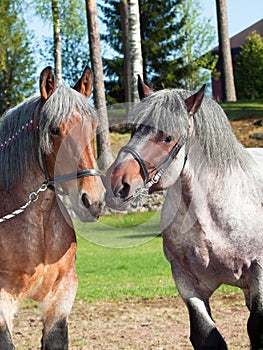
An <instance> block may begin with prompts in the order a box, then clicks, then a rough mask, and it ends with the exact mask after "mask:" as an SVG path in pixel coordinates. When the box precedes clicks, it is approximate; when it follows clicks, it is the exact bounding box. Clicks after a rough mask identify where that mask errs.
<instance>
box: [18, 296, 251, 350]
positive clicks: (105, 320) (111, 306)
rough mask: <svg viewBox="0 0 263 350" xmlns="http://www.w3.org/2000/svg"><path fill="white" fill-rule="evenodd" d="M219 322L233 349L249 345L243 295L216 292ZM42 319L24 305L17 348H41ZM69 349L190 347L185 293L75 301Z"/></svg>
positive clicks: (178, 349) (214, 305)
mask: <svg viewBox="0 0 263 350" xmlns="http://www.w3.org/2000/svg"><path fill="white" fill-rule="evenodd" d="M211 307H212V312H213V317H214V319H215V322H216V324H217V326H218V328H219V330H220V332H221V333H222V335H223V336H224V338H225V340H226V341H227V343H228V346H229V349H230V350H231V349H232V350H239V349H249V341H248V336H247V333H246V322H247V318H248V311H247V309H246V307H245V305H244V300H243V295H242V294H241V293H239V292H238V293H230V294H226V295H223V294H222V293H220V294H216V295H215V296H214V297H213V298H212V300H211ZM41 327H42V325H41V318H40V313H39V310H38V308H37V307H36V306H24V307H22V308H21V310H20V311H19V312H18V314H17V316H16V318H15V324H14V333H13V338H14V342H15V344H16V346H17V349H27V350H29V349H30V350H33V349H34V350H35V349H39V344H40V338H41ZM69 336H70V349H72V350H73V349H75V350H84V349H85V350H95V349H96V350H102V349H103V350H135V349H136V350H143V349H147V350H150V349H151V350H190V349H192V347H191V344H190V342H189V321H188V314H187V309H186V307H185V305H184V303H183V301H182V300H181V298H180V297H172V298H164V299H156V300H142V301H131V300H127V301H125V302H124V301H122V302H120V301H118V302H97V303H95V304H93V305H91V304H86V303H84V302H83V301H81V300H78V301H76V302H75V304H74V307H73V310H72V313H71V315H70V320H69Z"/></svg>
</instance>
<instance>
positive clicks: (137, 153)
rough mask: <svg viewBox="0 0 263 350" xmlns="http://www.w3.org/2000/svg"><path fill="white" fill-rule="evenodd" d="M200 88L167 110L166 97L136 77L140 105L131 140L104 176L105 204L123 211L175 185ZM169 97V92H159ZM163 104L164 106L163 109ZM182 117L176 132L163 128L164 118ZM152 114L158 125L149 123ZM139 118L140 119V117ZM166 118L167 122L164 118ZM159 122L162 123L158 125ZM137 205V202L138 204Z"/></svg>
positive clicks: (200, 96) (134, 113)
mask: <svg viewBox="0 0 263 350" xmlns="http://www.w3.org/2000/svg"><path fill="white" fill-rule="evenodd" d="M204 88H205V86H203V87H202V88H201V89H200V90H199V91H198V92H197V93H195V94H192V95H191V96H189V97H188V98H187V99H185V100H183V105H182V106H179V107H180V108H175V107H174V106H170V104H169V102H168V103H167V101H169V96H165V98H163V97H164V94H163V93H162V92H160V93H161V94H160V93H158V92H157V93H154V92H153V91H152V90H151V89H150V88H149V87H148V86H147V85H146V84H145V83H144V82H143V81H142V80H141V78H140V77H139V79H138V91H139V96H140V99H141V102H139V104H138V105H137V106H135V108H134V110H133V111H132V112H131V117H130V123H131V124H132V133H131V138H130V140H129V142H128V144H127V145H126V146H124V147H123V148H122V149H121V150H120V152H119V154H118V157H117V159H116V160H115V162H114V163H113V164H112V166H111V167H110V168H109V170H108V171H107V175H106V182H105V186H106V204H107V205H108V206H110V207H113V208H115V209H119V210H120V209H123V210H124V209H126V208H127V206H129V204H130V202H131V201H135V203H136V199H137V197H140V196H143V195H144V194H148V193H152V192H155V191H159V190H163V189H166V188H168V187H170V186H171V185H173V184H174V183H175V181H176V180H177V178H178V177H179V176H180V174H181V172H182V170H183V168H184V165H185V162H186V158H187V149H188V143H189V138H190V134H191V133H192V131H193V116H194V114H195V113H196V112H197V110H198V109H199V107H200V105H201V102H202V99H203V96H204ZM163 92H164V93H165V94H166V95H167V94H168V95H169V90H163ZM163 100H165V101H166V100H167V101H166V105H163ZM180 113H181V114H184V115H185V118H181V120H182V122H181V123H178V124H181V125H180V127H179V128H178V130H175V129H174V128H170V127H169V124H167V123H166V122H167V120H168V119H169V118H168V115H165V114H171V115H172V116H171V117H170V119H171V118H173V119H174V118H178V117H179V114H180ZM153 114H155V115H158V120H159V122H156V121H153V120H152V119H151V118H152V117H153ZM140 115H141V116H142V117H140ZM166 117H167V118H166ZM161 120H164V122H163V123H161ZM138 203H140V200H138Z"/></svg>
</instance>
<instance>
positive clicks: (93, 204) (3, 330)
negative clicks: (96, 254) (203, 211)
mask: <svg viewBox="0 0 263 350" xmlns="http://www.w3.org/2000/svg"><path fill="white" fill-rule="evenodd" d="M91 87H92V76H91V72H90V70H89V68H88V67H87V68H86V69H85V71H84V72H83V75H82V77H81V78H80V80H79V81H78V82H77V84H76V85H75V89H74V90H73V89H71V88H67V87H64V86H61V87H58V88H56V87H55V79H54V76H53V73H52V70H51V68H50V67H47V68H46V69H44V70H43V71H42V73H41V76H40V93H41V94H40V96H33V97H31V98H29V99H27V100H25V101H24V102H22V103H21V104H19V105H18V106H16V107H15V108H13V109H11V110H9V111H8V112H7V113H6V115H5V117H4V119H3V121H2V123H1V126H0V137H1V146H0V174H1V178H0V198H1V205H0V217H1V220H0V221H1V222H0V232H1V234H0V247H1V255H0V266H1V268H0V300H1V301H0V349H1V350H11V349H14V345H13V342H12V337H11V329H12V319H13V316H14V313H15V311H16V309H17V307H18V305H19V303H20V302H21V301H22V300H23V299H25V298H26V297H28V298H31V299H33V300H36V301H37V302H39V305H40V308H41V310H42V317H43V324H44V328H43V336H42V341H41V343H42V347H41V349H53V350H55V349H60V350H61V349H68V329H67V319H68V315H69V313H70V311H71V307H72V305H73V302H74V299H75V295H76V291H77V275H76V269H75V258H76V257H75V255H76V237H75V232H74V229H73V226H72V223H71V219H70V217H69V215H68V214H67V211H66V209H65V208H64V209H63V205H62V204H61V202H60V201H59V198H56V194H55V191H56V189H57V188H58V185H59V187H60V188H62V190H63V192H64V193H66V194H68V195H69V198H70V200H71V203H72V205H73V207H74V210H75V212H76V214H77V215H78V216H79V218H80V219H81V220H82V221H94V220H96V218H97V217H98V215H99V214H100V212H101V209H102V203H103V201H104V192H105V190H104V187H103V184H102V182H101V178H100V176H97V175H100V172H99V170H98V169H97V164H96V160H95V154H94V145H93V138H94V134H95V129H96V125H97V121H96V113H95V111H94V110H93V109H92V108H91V107H90V106H89V104H88V99H87V97H88V96H89V94H90V92H91ZM76 90H77V91H76ZM83 95H84V96H83Z"/></svg>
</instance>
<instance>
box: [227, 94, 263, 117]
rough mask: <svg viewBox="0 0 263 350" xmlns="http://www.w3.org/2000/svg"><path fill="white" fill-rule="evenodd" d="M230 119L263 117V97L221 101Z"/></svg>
mask: <svg viewBox="0 0 263 350" xmlns="http://www.w3.org/2000/svg"><path fill="white" fill-rule="evenodd" d="M221 107H222V108H223V109H224V111H225V112H226V115H227V116H228V118H229V119H230V120H240V119H250V118H263V99H258V100H254V101H251V100H241V101H237V102H225V103H221Z"/></svg>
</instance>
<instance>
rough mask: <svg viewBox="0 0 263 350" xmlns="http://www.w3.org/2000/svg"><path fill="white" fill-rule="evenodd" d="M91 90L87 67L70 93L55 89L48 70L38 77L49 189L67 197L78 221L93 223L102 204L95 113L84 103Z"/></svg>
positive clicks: (53, 80) (42, 145)
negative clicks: (95, 139)
mask: <svg viewBox="0 0 263 350" xmlns="http://www.w3.org/2000/svg"><path fill="white" fill-rule="evenodd" d="M91 88H92V73H91V71H90V69H89V68H88V67H86V69H85V70H84V72H83V74H82V76H81V78H80V79H79V81H78V82H77V83H76V85H75V86H74V90H73V89H70V88H65V87H59V88H57V89H56V86H55V78H54V75H53V73H52V69H51V67H47V68H46V69H44V70H43V71H42V73H41V76H40V92H41V102H40V112H39V117H38V128H39V143H40V149H41V150H40V153H41V154H42V156H41V163H42V164H41V167H42V169H43V171H44V173H45V177H46V180H47V182H48V183H49V185H50V187H51V188H53V189H54V188H57V187H58V186H59V187H61V188H62V190H63V192H64V193H66V194H68V195H69V198H70V201H71V203H72V205H73V208H74V211H75V212H76V214H77V215H78V217H79V218H80V219H81V220H82V221H94V220H96V219H97V218H98V216H99V214H100V213H101V210H102V207H103V201H104V186H103V184H102V181H101V178H100V172H99V170H98V167H97V163H96V158H95V146H94V137H95V133H96V128H97V124H98V123H97V120H96V113H95V111H94V110H93V109H92V108H91V107H90V106H89V105H88V102H87V98H88V97H89V96H90V94H91ZM54 114H56V115H54ZM59 114H61V116H60V117H59Z"/></svg>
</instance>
